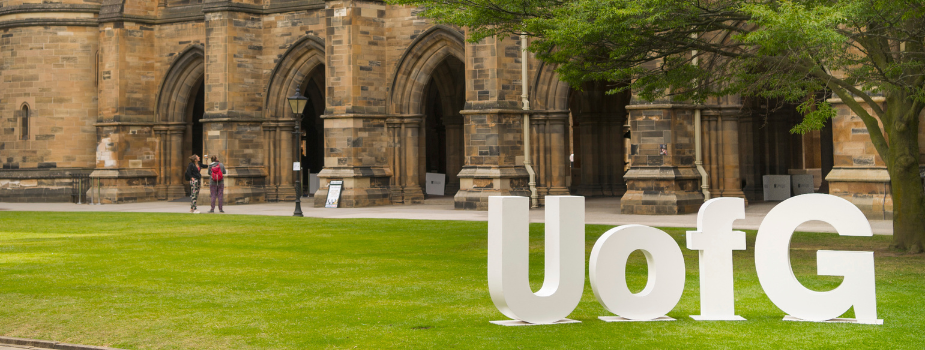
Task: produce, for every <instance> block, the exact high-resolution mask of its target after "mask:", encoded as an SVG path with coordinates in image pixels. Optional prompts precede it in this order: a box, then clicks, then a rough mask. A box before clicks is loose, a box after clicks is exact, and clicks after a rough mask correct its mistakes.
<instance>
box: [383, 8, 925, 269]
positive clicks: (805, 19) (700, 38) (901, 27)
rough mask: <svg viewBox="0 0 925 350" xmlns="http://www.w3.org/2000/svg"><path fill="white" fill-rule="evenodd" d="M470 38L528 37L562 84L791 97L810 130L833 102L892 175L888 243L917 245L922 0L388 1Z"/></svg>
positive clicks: (923, 239)
mask: <svg viewBox="0 0 925 350" xmlns="http://www.w3.org/2000/svg"><path fill="white" fill-rule="evenodd" d="M389 2H391V3H393V4H404V5H412V6H421V7H424V9H425V10H424V11H423V13H422V15H423V16H425V17H430V18H433V19H434V20H436V21H437V22H441V23H446V24H452V25H457V26H460V27H465V28H467V29H468V40H470V41H472V42H478V41H480V40H482V39H484V38H486V37H491V36H505V35H512V34H527V35H529V36H531V43H530V46H529V50H530V51H532V52H533V53H535V54H536V57H537V58H538V59H541V60H543V61H545V62H548V63H551V64H555V65H557V67H558V68H557V72H558V73H559V76H560V79H562V80H563V81H565V82H567V83H569V84H571V85H572V86H580V85H581V83H583V82H587V81H613V82H629V84H615V85H614V90H612V91H611V92H614V93H615V92H619V91H622V90H625V89H631V90H632V91H633V92H634V94H636V95H637V96H639V97H640V98H643V99H647V100H654V99H663V98H670V99H672V100H681V101H684V100H686V101H691V102H694V103H703V102H704V101H706V100H707V99H709V98H711V97H719V96H726V95H731V94H738V95H741V96H746V97H758V98H768V99H775V100H780V101H786V102H788V103H794V104H799V107H798V111H800V112H801V113H803V115H804V119H803V121H802V123H800V124H799V125H796V126H794V128H793V130H792V132H795V133H805V132H809V131H812V130H818V129H820V128H822V127H823V126H824V124H825V123H826V122H827V120H828V119H829V118H831V117H833V116H834V115H835V109H834V108H833V107H832V105H831V104H830V103H829V102H827V98H830V97H835V98H839V99H841V101H842V102H843V103H844V104H845V105H846V106H847V107H848V108H850V109H851V111H853V112H854V113H855V114H856V115H857V116H858V117H860V118H861V120H863V122H864V124H865V125H866V127H867V130H868V132H869V134H870V138H871V141H872V143H873V145H874V147H875V148H876V150H877V152H878V154H879V155H880V157H881V158H882V159H883V160H884V162H885V163H886V166H887V170H888V172H889V175H890V185H891V191H892V197H893V230H894V235H893V244H892V247H893V248H894V249H898V250H903V251H908V252H912V253H919V252H922V251H923V250H925V193H923V184H922V180H921V178H920V175H919V162H920V157H921V156H920V150H919V123H920V113H921V112H922V109H923V108H925V89H923V86H925V46H923V39H925V1H923V0H791V1H775V0H693V1H691V0H390V1H389Z"/></svg>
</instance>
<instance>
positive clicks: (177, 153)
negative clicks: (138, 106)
mask: <svg viewBox="0 0 925 350" xmlns="http://www.w3.org/2000/svg"><path fill="white" fill-rule="evenodd" d="M185 133H186V125H183V124H172V125H170V126H168V127H167V130H166V135H165V136H166V140H165V141H166V142H165V143H166V145H165V146H166V147H165V150H166V152H165V155H166V156H165V159H164V162H165V163H166V164H165V165H164V175H163V176H164V182H165V185H166V187H167V198H166V199H167V200H174V199H177V198H183V197H186V189H185V186H184V185H183V183H184V182H185V181H186V179H185V178H184V175H183V174H185V173H186V165H187V164H189V159H187V158H186V157H184V156H183V135H184V134H185Z"/></svg>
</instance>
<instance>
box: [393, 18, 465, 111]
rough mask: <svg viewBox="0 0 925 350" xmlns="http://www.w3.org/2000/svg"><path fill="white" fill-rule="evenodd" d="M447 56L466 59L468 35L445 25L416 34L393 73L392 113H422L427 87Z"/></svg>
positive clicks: (461, 59)
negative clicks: (466, 39) (417, 35)
mask: <svg viewBox="0 0 925 350" xmlns="http://www.w3.org/2000/svg"><path fill="white" fill-rule="evenodd" d="M447 57H454V58H456V59H457V60H459V61H460V62H465V37H464V36H463V35H462V33H460V32H459V31H457V30H455V29H453V28H451V27H447V26H442V25H437V26H434V27H431V28H430V29H428V30H427V31H425V32H424V33H422V34H421V35H420V36H419V37H417V38H416V39H415V40H414V41H413V42H412V43H411V45H409V46H408V49H407V50H406V51H405V52H404V53H403V54H402V57H401V58H400V59H399V62H398V66H397V67H396V69H395V72H394V73H393V74H392V79H391V80H392V84H391V86H390V89H389V101H390V103H389V105H390V106H391V108H392V113H396V114H421V113H422V112H423V110H424V106H423V105H422V100H423V94H424V93H425V91H424V90H425V87H426V86H427V84H428V83H429V82H430V79H431V76H432V75H433V73H434V70H435V69H436V68H437V66H438V65H440V64H441V63H443V62H444V60H445V59H446V58H447Z"/></svg>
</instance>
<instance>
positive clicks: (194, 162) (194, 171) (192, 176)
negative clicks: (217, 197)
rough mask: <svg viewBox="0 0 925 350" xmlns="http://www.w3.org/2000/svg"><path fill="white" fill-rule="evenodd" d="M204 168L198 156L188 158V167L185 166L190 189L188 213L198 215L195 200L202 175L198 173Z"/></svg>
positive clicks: (197, 196)
mask: <svg viewBox="0 0 925 350" xmlns="http://www.w3.org/2000/svg"><path fill="white" fill-rule="evenodd" d="M204 166H206V165H205V164H202V162H201V161H200V159H199V156H198V155H195V154H194V155H192V156H190V157H189V165H187V166H186V180H187V181H189V189H190V193H189V197H190V209H189V212H190V213H193V214H199V210H196V209H197V208H196V200H198V199H199V187H200V186H201V185H202V174H201V173H200V171H201V170H202V167H204Z"/></svg>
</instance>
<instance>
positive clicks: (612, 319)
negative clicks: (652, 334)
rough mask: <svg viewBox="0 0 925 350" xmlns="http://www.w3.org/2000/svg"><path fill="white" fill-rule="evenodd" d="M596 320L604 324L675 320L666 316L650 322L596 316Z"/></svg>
mask: <svg viewBox="0 0 925 350" xmlns="http://www.w3.org/2000/svg"><path fill="white" fill-rule="evenodd" d="M597 318H599V319H600V320H601V321H604V322H652V321H676V320H675V319H673V318H671V317H668V316H662V317H656V318H653V319H651V320H631V319H628V318H626V317H620V316H598V317H597Z"/></svg>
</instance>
